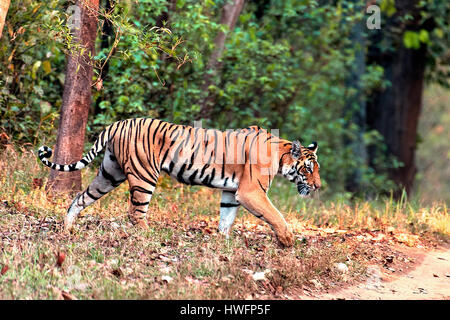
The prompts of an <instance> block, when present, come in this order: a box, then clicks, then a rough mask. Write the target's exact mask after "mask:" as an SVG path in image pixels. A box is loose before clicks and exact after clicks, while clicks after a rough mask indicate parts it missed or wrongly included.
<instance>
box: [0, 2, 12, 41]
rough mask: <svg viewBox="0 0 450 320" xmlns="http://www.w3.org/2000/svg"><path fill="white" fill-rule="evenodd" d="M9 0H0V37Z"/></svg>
mask: <svg viewBox="0 0 450 320" xmlns="http://www.w3.org/2000/svg"><path fill="white" fill-rule="evenodd" d="M9 4H10V0H0V39H1V37H2V31H3V26H4V25H5V20H6V15H7V13H8V9H9Z"/></svg>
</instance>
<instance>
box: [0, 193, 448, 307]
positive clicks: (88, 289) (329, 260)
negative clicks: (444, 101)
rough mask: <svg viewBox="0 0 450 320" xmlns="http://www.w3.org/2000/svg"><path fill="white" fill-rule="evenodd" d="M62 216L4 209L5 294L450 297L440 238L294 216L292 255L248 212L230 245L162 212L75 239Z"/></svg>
mask: <svg viewBox="0 0 450 320" xmlns="http://www.w3.org/2000/svg"><path fill="white" fill-rule="evenodd" d="M174 209H175V208H174ZM61 220H62V217H58V216H57V217H52V216H48V215H41V214H39V213H38V212H37V211H34V210H33V209H30V208H26V207H25V206H23V205H21V204H18V203H10V202H6V201H3V202H2V203H1V204H0V239H1V241H0V244H1V250H2V252H1V256H0V268H1V272H0V287H1V288H2V289H1V290H0V299H261V300H265V299H289V300H290V299H295V300H297V299H450V292H449V290H450V250H449V245H448V240H445V241H444V240H443V238H441V237H438V238H436V237H427V236H425V237H421V236H418V235H414V234H410V233H403V232H398V231H396V230H395V231H394V230H392V229H389V228H388V229H385V230H376V229H372V230H369V229H352V230H341V229H337V228H333V227H317V226H314V225H309V224H305V223H302V222H299V221H297V222H294V221H293V220H292V219H291V220H290V224H291V225H292V224H294V225H295V228H294V229H295V237H296V242H295V245H294V247H293V248H282V247H281V246H280V245H279V244H278V243H277V241H276V239H275V238H274V236H273V234H272V232H271V230H270V228H269V227H268V226H267V225H265V224H264V223H262V222H260V221H259V220H257V219H255V218H253V217H252V216H250V215H246V216H245V218H244V217H241V218H238V221H236V223H235V226H234V231H233V233H232V236H231V237H230V239H225V238H224V237H223V236H222V235H220V234H219V233H218V232H217V231H216V229H217V224H218V217H211V216H202V215H200V216H195V217H191V218H189V219H182V218H181V219H180V218H176V217H174V216H173V214H169V217H163V216H159V217H157V218H156V219H155V220H150V221H149V224H150V229H149V230H147V231H144V230H141V229H139V228H136V227H133V226H131V224H130V223H129V222H128V218H127V217H126V215H122V216H114V217H112V216H109V217H99V216H97V215H90V214H86V215H83V216H81V217H80V218H79V219H78V220H77V224H76V228H75V232H74V233H72V234H65V233H64V232H62V224H61ZM242 288H245V290H242Z"/></svg>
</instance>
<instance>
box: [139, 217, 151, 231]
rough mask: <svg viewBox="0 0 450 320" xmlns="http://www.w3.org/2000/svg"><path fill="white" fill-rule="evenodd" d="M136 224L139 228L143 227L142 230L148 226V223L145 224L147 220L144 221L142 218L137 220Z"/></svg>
mask: <svg viewBox="0 0 450 320" xmlns="http://www.w3.org/2000/svg"><path fill="white" fill-rule="evenodd" d="M137 225H138V226H139V227H140V228H142V229H144V230H147V229H148V228H149V227H148V224H147V221H145V220H144V219H141V220H139V221H138V222H137Z"/></svg>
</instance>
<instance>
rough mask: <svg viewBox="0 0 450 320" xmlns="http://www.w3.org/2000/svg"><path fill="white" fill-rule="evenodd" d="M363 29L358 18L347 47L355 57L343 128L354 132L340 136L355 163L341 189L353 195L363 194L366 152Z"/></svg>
mask: <svg viewBox="0 0 450 320" xmlns="http://www.w3.org/2000/svg"><path fill="white" fill-rule="evenodd" d="M354 4H355V5H356V8H357V9H356V10H361V11H362V10H363V6H362V5H361V3H360V1H359V0H356V1H354ZM365 27H366V26H365V19H362V20H361V21H358V22H357V23H356V24H355V26H354V27H353V28H352V31H351V34H350V40H351V46H352V47H353V48H354V50H355V58H354V60H353V65H352V70H351V71H350V75H349V77H348V79H347V81H346V82H347V83H346V87H347V88H352V89H355V90H356V92H355V93H354V94H351V95H350V96H348V97H347V100H346V103H345V105H344V117H345V119H346V120H347V121H346V125H345V126H346V128H347V129H349V128H350V125H351V124H355V125H356V126H357V131H356V132H353V134H352V135H351V136H345V137H344V144H345V145H346V146H347V147H349V148H350V150H351V154H352V158H353V159H352V161H354V162H356V163H355V166H352V167H351V168H350V171H349V172H347V175H346V177H345V188H346V190H348V191H350V192H354V193H360V192H362V191H364V190H362V189H363V186H362V167H363V166H364V165H365V164H366V162H367V150H366V146H365V144H364V139H363V134H364V131H365V127H366V102H365V97H364V93H363V92H362V89H361V77H362V76H363V74H364V73H365V69H366V39H365V36H364V32H365Z"/></svg>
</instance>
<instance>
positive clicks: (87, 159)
mask: <svg viewBox="0 0 450 320" xmlns="http://www.w3.org/2000/svg"><path fill="white" fill-rule="evenodd" d="M110 128H111V126H108V127H107V128H106V129H104V130H103V131H102V132H101V133H100V135H99V137H98V138H97V140H96V141H95V143H94V145H93V146H92V148H91V150H89V152H88V153H87V154H86V155H85V156H84V157H83V158H82V159H81V160H80V161H77V162H75V163H71V164H57V163H53V162H51V161H49V160H48V158H50V157H51V156H52V154H53V152H52V149H50V148H49V147H47V146H42V147H40V148H39V151H38V156H39V160H41V162H42V163H43V164H45V165H46V166H47V167H49V168H52V169H53V170H57V171H65V172H71V171H77V170H81V169H83V168H84V167H86V166H87V165H88V164H89V163H91V162H92V160H94V158H95V157H96V156H97V155H98V153H99V152H100V151H102V150H103V148H104V147H105V146H106V144H107V143H108V141H109V131H110Z"/></svg>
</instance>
